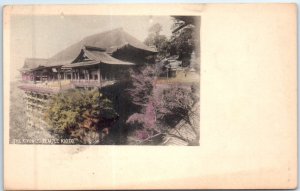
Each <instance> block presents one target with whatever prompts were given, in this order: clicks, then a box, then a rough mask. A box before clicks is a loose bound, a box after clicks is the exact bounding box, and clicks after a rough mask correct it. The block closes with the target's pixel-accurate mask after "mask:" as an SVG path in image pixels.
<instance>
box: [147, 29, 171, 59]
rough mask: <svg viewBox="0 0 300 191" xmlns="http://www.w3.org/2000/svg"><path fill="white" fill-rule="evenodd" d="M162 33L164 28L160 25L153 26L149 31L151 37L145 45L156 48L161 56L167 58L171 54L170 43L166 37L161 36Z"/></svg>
mask: <svg viewBox="0 0 300 191" xmlns="http://www.w3.org/2000/svg"><path fill="white" fill-rule="evenodd" d="M161 31H162V26H161V25H160V24H159V23H156V24H154V25H152V26H151V27H150V28H149V30H148V32H149V35H148V37H147V38H146V39H145V41H144V43H145V44H146V45H148V46H154V47H155V48H156V49H157V51H158V54H159V56H161V57H165V56H166V55H167V54H168V53H169V52H170V51H169V45H170V43H169V41H168V39H167V37H166V36H165V35H161V34H160V32H161Z"/></svg>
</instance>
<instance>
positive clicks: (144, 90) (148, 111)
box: [127, 66, 199, 145]
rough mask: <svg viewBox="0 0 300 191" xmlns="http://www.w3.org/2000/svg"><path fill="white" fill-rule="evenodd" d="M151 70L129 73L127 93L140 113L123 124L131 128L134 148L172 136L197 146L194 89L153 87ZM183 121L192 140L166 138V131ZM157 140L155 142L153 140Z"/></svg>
mask: <svg viewBox="0 0 300 191" xmlns="http://www.w3.org/2000/svg"><path fill="white" fill-rule="evenodd" d="M154 71H155V70H154V69H153V67H150V66H148V67H145V68H144V69H143V70H141V71H136V72H132V74H131V76H132V87H131V88H129V90H128V92H129V94H130V96H131V97H132V100H133V102H134V103H135V104H136V105H139V106H140V107H141V109H140V110H139V111H137V112H136V113H133V114H132V115H131V116H130V117H129V118H128V119H127V123H129V124H131V125H133V126H135V127H136V128H135V131H134V135H135V138H136V140H137V141H136V142H137V143H138V144H144V143H147V144H148V143H153V140H154V139H155V141H157V140H158V141H160V143H161V141H162V140H163V137H164V136H176V138H179V139H182V140H184V141H186V142H187V143H188V144H190V145H194V144H197V143H198V142H199V129H198V125H195V124H194V123H193V121H194V120H198V116H199V115H198V113H197V112H196V111H195V108H197V106H196V103H197V102H198V100H199V98H198V96H197V93H196V90H195V87H194V86H192V87H190V86H184V87H177V86H172V85H171V86H169V85H167V86H162V85H156V83H155V82H156V79H155V76H154V75H153V73H154ZM180 121H184V122H185V123H186V124H187V128H190V129H191V130H192V132H193V133H194V137H195V138H194V139H193V140H189V139H187V138H186V137H184V136H180V135H175V134H170V131H169V130H170V129H172V128H175V127H176V125H177V124H178V123H179V122H180ZM157 138H158V139H157Z"/></svg>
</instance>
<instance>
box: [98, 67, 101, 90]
mask: <svg viewBox="0 0 300 191" xmlns="http://www.w3.org/2000/svg"><path fill="white" fill-rule="evenodd" d="M97 73H98V83H99V86H100V88H101V72H100V64H98V71H97Z"/></svg>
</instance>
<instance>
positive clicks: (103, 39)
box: [49, 28, 157, 63]
mask: <svg viewBox="0 0 300 191" xmlns="http://www.w3.org/2000/svg"><path fill="white" fill-rule="evenodd" d="M126 45H131V46H133V47H135V48H137V49H140V50H144V51H147V52H152V53H156V52H157V51H156V50H154V49H153V48H150V47H148V46H146V45H145V44H143V43H142V42H140V41H139V40H137V39H136V38H134V37H133V36H131V35H129V34H128V33H126V32H125V31H124V30H123V29H122V28H118V29H114V30H111V31H106V32H102V33H99V34H95V35H91V36H88V37H86V38H84V39H83V40H81V41H79V42H77V43H75V44H73V45H71V46H69V47H67V48H66V49H64V50H62V51H61V52H59V53H57V54H56V55H54V56H53V57H51V58H50V59H49V63H57V62H64V61H73V60H74V59H75V58H76V57H77V56H78V55H79V53H80V51H81V49H82V48H83V47H84V46H86V47H98V48H102V49H105V50H106V52H107V53H113V52H114V51H116V50H117V49H119V48H122V47H124V46H126Z"/></svg>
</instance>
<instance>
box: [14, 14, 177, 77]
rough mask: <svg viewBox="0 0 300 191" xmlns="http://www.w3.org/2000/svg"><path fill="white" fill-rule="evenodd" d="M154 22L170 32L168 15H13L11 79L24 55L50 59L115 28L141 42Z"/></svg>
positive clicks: (17, 74) (163, 30)
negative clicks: (78, 43)
mask: <svg viewBox="0 0 300 191" xmlns="http://www.w3.org/2000/svg"><path fill="white" fill-rule="evenodd" d="M155 23H160V24H161V25H162V27H163V29H162V32H161V34H164V35H166V36H167V37H169V36H170V35H171V26H172V24H173V21H172V18H171V17H168V16H161V17H160V16H65V15H57V16H30V15H26V16H20V15H19V16H12V18H11V25H10V26H11V28H10V30H11V33H10V34H11V36H10V37H11V38H10V39H11V47H10V48H11V49H10V51H11V66H12V67H11V79H12V80H13V79H16V77H17V76H19V71H18V70H19V69H20V68H21V67H22V66H23V64H24V60H25V58H49V57H51V56H53V55H54V54H56V53H57V52H59V51H61V50H63V49H64V48H66V47H68V46H69V45H72V44H73V43H76V42H78V41H80V40H82V39H83V38H84V37H86V36H89V35H93V34H97V33H101V32H103V31H107V30H111V29H115V28H118V27H123V29H124V30H125V31H126V32H128V33H129V34H131V35H132V36H134V37H135V38H137V39H139V40H140V41H142V42H143V41H144V39H145V38H146V37H147V36H148V29H149V27H150V26H151V25H153V24H155Z"/></svg>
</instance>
